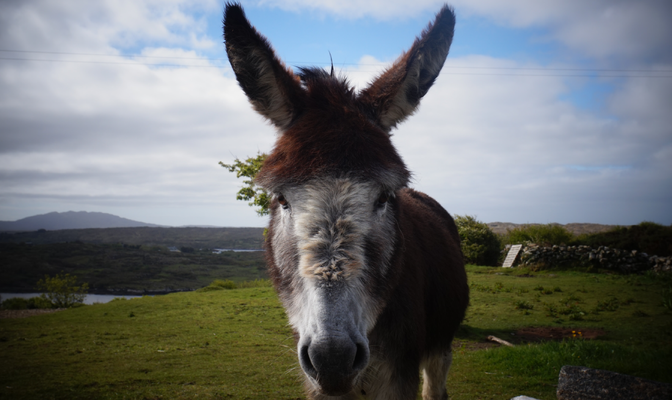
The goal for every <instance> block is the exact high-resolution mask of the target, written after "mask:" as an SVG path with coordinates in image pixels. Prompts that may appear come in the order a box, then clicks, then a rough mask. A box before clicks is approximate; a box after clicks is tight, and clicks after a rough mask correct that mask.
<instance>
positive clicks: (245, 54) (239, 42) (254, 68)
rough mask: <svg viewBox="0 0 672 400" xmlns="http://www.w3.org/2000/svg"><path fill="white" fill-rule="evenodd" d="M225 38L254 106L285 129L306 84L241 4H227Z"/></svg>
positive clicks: (301, 98)
mask: <svg viewBox="0 0 672 400" xmlns="http://www.w3.org/2000/svg"><path fill="white" fill-rule="evenodd" d="M224 42H225V44H226V53H227V54H228V56H229V62H230V63H231V67H232V68H233V72H235V73H236V79H238V83H239V84H240V87H241V88H243V91H244V92H245V94H246V95H247V97H248V99H250V103H252V106H253V107H254V109H255V110H257V112H258V113H259V114H261V115H263V116H264V117H266V118H268V119H269V120H270V121H271V122H272V123H273V125H275V126H277V127H278V128H279V129H280V130H281V131H282V130H284V129H286V128H287V127H288V126H289V125H290V124H291V122H292V121H293V120H294V118H295V117H296V116H297V115H298V114H299V113H300V111H301V109H302V104H303V99H304V91H303V88H302V87H301V83H300V80H299V78H298V77H297V76H296V75H294V74H293V73H292V71H291V70H290V69H289V68H287V67H285V65H284V64H283V63H282V61H280V60H279V59H278V58H277V57H276V56H275V53H274V52H273V49H272V48H271V45H270V44H269V43H268V40H266V38H265V37H263V36H262V35H260V34H259V32H257V30H256V29H254V28H253V27H252V25H251V24H250V22H249V21H248V20H247V18H246V17H245V12H244V11H243V8H242V7H241V6H240V4H231V3H227V4H226V10H225V11H224Z"/></svg>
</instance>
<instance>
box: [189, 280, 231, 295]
mask: <svg viewBox="0 0 672 400" xmlns="http://www.w3.org/2000/svg"><path fill="white" fill-rule="evenodd" d="M237 288H238V286H237V285H236V282H234V281H232V280H230V279H227V280H222V279H215V280H214V281H212V283H211V284H210V285H208V286H206V287H203V288H200V289H198V290H196V291H197V292H209V291H212V290H224V289H226V290H231V289H237Z"/></svg>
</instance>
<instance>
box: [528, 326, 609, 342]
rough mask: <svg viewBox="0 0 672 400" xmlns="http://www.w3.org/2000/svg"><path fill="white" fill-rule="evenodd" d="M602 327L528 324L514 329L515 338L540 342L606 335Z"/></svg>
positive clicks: (593, 337) (594, 337)
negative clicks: (516, 329)
mask: <svg viewBox="0 0 672 400" xmlns="http://www.w3.org/2000/svg"><path fill="white" fill-rule="evenodd" d="M606 334H607V332H606V331H605V330H604V329H595V328H589V329H582V328H560V327H550V326H530V327H527V328H522V329H519V330H518V331H516V338H517V339H518V340H521V341H526V342H542V341H548V340H562V339H577V338H581V339H589V340H590V339H596V338H598V337H600V336H604V335H606Z"/></svg>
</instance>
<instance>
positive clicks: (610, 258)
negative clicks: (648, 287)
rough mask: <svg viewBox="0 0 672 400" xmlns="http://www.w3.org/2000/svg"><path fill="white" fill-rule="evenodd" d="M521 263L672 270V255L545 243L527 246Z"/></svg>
mask: <svg viewBox="0 0 672 400" xmlns="http://www.w3.org/2000/svg"><path fill="white" fill-rule="evenodd" d="M519 264H522V265H530V266H532V265H539V264H543V265H545V266H546V267H548V268H554V267H560V268H561V267H568V266H585V267H596V268H601V269H608V270H612V271H618V272H622V273H627V274H631V273H638V272H643V271H648V270H653V271H655V272H672V257H658V256H649V255H648V254H646V253H643V252H638V251H637V250H632V251H630V250H619V249H612V248H609V247H606V246H600V247H598V248H593V247H590V246H553V247H542V246H537V245H535V244H528V245H525V246H523V251H522V252H521V255H520V261H519Z"/></svg>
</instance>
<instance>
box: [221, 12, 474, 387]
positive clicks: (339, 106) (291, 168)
mask: <svg viewBox="0 0 672 400" xmlns="http://www.w3.org/2000/svg"><path fill="white" fill-rule="evenodd" d="M454 24H455V17H454V14H453V13H452V11H451V10H450V9H449V8H448V7H447V6H445V7H443V8H442V10H441V11H440V12H439V14H437V18H436V21H435V22H434V23H433V24H430V25H429V26H428V28H427V29H426V30H425V31H423V33H422V35H421V36H420V37H419V38H418V39H416V41H415V42H414V44H413V46H412V48H411V49H410V50H409V51H408V52H406V53H404V54H403V55H402V56H401V57H400V58H399V59H398V60H397V61H396V62H395V63H394V64H393V65H392V67H390V68H389V69H388V70H387V71H385V72H384V73H383V74H382V75H381V76H380V77H379V78H377V79H376V80H375V81H374V82H373V83H371V84H370V85H369V87H368V88H367V89H365V90H363V91H362V92H361V93H355V92H354V90H353V89H352V88H351V87H350V86H349V85H348V83H347V81H346V80H345V79H340V78H337V77H334V76H333V73H332V74H328V73H327V72H325V71H322V70H319V69H302V70H301V71H300V73H299V74H296V75H295V74H294V73H293V72H292V71H291V70H289V69H287V68H286V67H285V66H284V64H282V62H281V61H280V60H279V59H278V58H277V57H276V56H275V54H274V53H273V50H272V49H271V47H270V45H269V44H268V41H267V40H266V39H265V38H264V37H263V36H261V35H260V34H259V33H258V32H257V31H256V30H255V29H254V28H253V27H252V26H251V25H250V24H249V21H247V19H246V18H245V15H244V13H243V11H242V8H241V7H240V6H239V5H235V4H227V8H226V13H225V26H224V33H225V35H224V36H225V42H226V49H227V53H228V54H229V59H230V61H231V65H232V67H233V70H234V72H235V73H236V77H237V78H238V81H239V83H240V86H241V87H242V88H243V90H244V91H245V93H246V94H247V95H248V97H249V99H250V102H251V103H252V105H253V106H254V107H255V109H256V110H257V111H258V112H259V113H260V114H262V115H264V116H265V117H266V118H268V119H269V120H270V121H271V122H272V123H273V124H274V125H275V126H276V127H277V128H278V129H279V131H280V135H279V137H278V139H277V141H276V144H275V147H274V148H273V151H272V152H271V153H270V154H269V156H268V157H267V159H266V161H265V163H264V166H263V168H262V170H261V171H260V172H259V174H258V176H257V177H256V183H257V184H259V185H260V186H262V187H264V188H265V189H266V190H267V191H268V192H269V193H270V194H271V195H272V196H273V200H272V201H271V204H270V211H271V221H270V225H269V232H268V236H267V238H268V239H267V242H266V250H267V251H266V254H267V260H268V268H269V275H270V277H271V279H272V281H273V283H274V285H275V287H276V289H277V291H278V294H279V296H280V298H281V299H282V301H283V303H284V304H285V307H286V308H287V309H288V314H289V316H290V320H291V318H292V315H291V311H290V310H295V309H296V307H300V306H301V304H298V305H297V298H301V297H300V295H301V293H304V292H305V291H306V290H307V289H306V288H307V287H308V286H307V285H317V286H315V287H319V289H311V290H315V291H316V292H314V293H318V292H317V291H320V290H322V291H324V292H319V293H327V291H331V292H329V293H331V294H332V295H334V296H335V297H334V298H341V297H342V296H344V295H343V293H346V292H347V289H346V290H345V291H339V290H341V289H328V288H329V287H331V286H330V285H332V284H333V285H336V286H337V287H340V288H343V287H346V288H347V287H348V285H352V287H356V285H357V284H360V283H362V282H363V283H365V286H364V290H365V291H366V296H367V297H366V298H365V300H366V299H373V300H371V304H369V305H367V307H369V308H367V309H366V312H368V313H370V315H374V314H375V317H376V319H375V324H373V326H372V327H371V328H370V329H369V330H368V331H367V332H365V334H366V336H367V338H366V340H363V339H361V340H360V338H358V337H357V334H356V332H355V333H352V332H350V331H347V330H344V329H345V328H341V327H340V325H339V324H335V325H334V326H336V328H335V329H334V330H335V332H334V337H335V338H336V339H333V340H334V341H333V342H332V341H330V340H331V339H330V336H326V339H325V336H315V337H312V339H315V340H316V341H317V342H319V343H320V346H322V347H324V349H327V350H328V351H332V350H330V349H332V348H333V352H334V353H333V354H332V353H329V352H327V353H325V352H324V351H325V350H324V349H323V348H322V347H320V348H318V349H317V350H316V347H318V345H314V347H310V346H313V344H311V343H310V340H308V341H307V344H306V343H304V347H301V346H302V344H301V335H300V333H299V332H298V331H297V330H296V328H295V337H296V339H297V343H298V344H299V347H300V349H299V353H300V354H299V359H300V360H301V363H302V364H301V365H302V368H303V369H304V371H306V375H307V376H308V375H310V376H311V377H310V378H308V377H307V378H306V388H307V392H308V395H309V397H310V398H311V399H323V398H332V397H329V396H327V394H329V395H334V393H337V394H339V397H338V398H340V399H342V400H344V399H354V398H358V397H359V394H367V395H373V396H377V397H376V398H379V399H380V398H385V399H393V398H396V399H414V398H415V394H416V392H417V388H418V384H419V379H420V378H419V376H418V371H419V368H420V367H421V366H423V368H425V373H424V376H425V377H426V378H425V379H427V380H428V381H429V380H432V382H427V381H426V382H425V386H424V387H423V396H424V398H425V399H427V400H429V399H436V398H447V394H446V391H445V378H444V379H443V382H441V379H442V377H445V374H446V373H447V371H448V368H449V366H450V360H451V354H450V346H451V342H452V340H453V336H454V334H455V331H456V330H457V328H458V326H459V324H460V322H461V321H462V319H463V318H464V314H465V310H466V307H467V303H468V299H469V289H468V286H467V280H466V273H465V270H464V262H463V256H462V252H461V250H460V241H459V235H458V232H457V228H456V226H455V223H454V221H453V219H452V217H451V216H450V215H449V214H448V213H447V212H446V211H445V210H444V209H443V207H441V205H439V204H438V203H437V202H436V201H435V200H433V199H432V198H430V197H429V196H427V195H425V194H423V193H420V192H416V191H414V190H412V189H409V188H407V185H408V182H409V179H410V172H409V171H408V170H407V168H406V166H405V164H404V162H403V160H402V159H401V157H400V156H399V154H398V153H397V151H396V149H395V148H394V146H393V145H392V142H391V140H390V135H389V132H390V130H391V129H392V128H394V127H395V126H396V125H397V124H398V123H399V122H401V121H402V120H404V119H405V118H406V117H408V116H409V115H411V114H412V113H413V112H414V111H415V110H416V108H417V106H418V104H419V101H420V99H421V98H422V97H423V96H424V95H425V94H426V93H427V90H429V88H430V87H431V85H432V84H433V82H434V80H435V79H436V77H437V75H438V74H439V72H440V70H441V67H442V66H443V62H444V60H445V58H446V56H447V54H448V49H449V47H450V44H451V41H452V37H453V27H454ZM299 79H300V81H299ZM339 180H340V181H339ZM324 182H327V183H329V182H349V183H350V184H353V185H355V184H363V185H364V186H361V187H362V188H365V189H362V191H360V192H358V193H359V194H356V195H355V194H353V196H355V197H353V202H354V203H353V204H355V203H356V204H364V207H365V208H366V207H370V209H369V208H366V209H363V208H358V209H357V210H358V211H359V213H351V214H350V217H349V218H355V216H356V218H360V217H361V216H362V215H364V216H366V215H370V216H371V217H370V218H371V221H373V222H361V224H362V225H361V226H360V225H357V223H358V222H357V220H356V218H355V219H351V220H348V221H349V222H345V221H346V218H345V216H344V215H345V214H343V215H340V214H339V213H347V210H345V211H343V210H332V209H331V208H328V207H331V206H332V205H329V204H331V203H329V204H327V201H325V202H324V203H320V204H323V205H324V204H326V205H324V207H327V208H324V209H323V210H322V212H324V214H325V215H316V216H314V219H309V220H308V222H302V223H303V225H300V229H299V228H297V225H296V224H298V223H299V222H296V221H293V220H292V221H293V222H292V223H287V222H286V221H287V219H288V218H293V214H292V212H291V210H289V207H290V206H289V205H287V204H286V203H287V200H286V199H285V200H283V204H285V205H284V206H281V205H280V204H279V202H278V200H277V198H278V196H280V195H281V194H282V193H284V194H290V193H295V192H297V188H301V187H310V188H315V187H320V185H318V184H317V183H324ZM327 183H324V185H326V184H327ZM337 184H338V183H334V185H337ZM302 185H303V186H302ZM324 185H322V186H324ZM358 187H359V186H358ZM376 188H379V193H380V198H381V200H380V201H379V203H375V202H373V201H372V202H371V204H370V206H369V205H366V204H368V203H362V201H363V200H362V199H368V197H367V196H369V197H370V196H372V195H374V197H375V196H378V194H376V192H375V190H377V189H376ZM311 190H315V189H311ZM299 192H300V191H299ZM297 193H298V192H297ZM301 193H315V192H310V191H304V192H301ZM320 193H322V194H324V193H331V192H328V191H325V192H320ZM334 193H335V194H334V196H345V194H343V193H345V192H344V191H343V190H341V191H340V192H339V191H338V190H336V189H334ZM356 196H359V197H356ZM312 198H315V199H317V198H320V197H312ZM344 198H346V197H344ZM346 199H347V198H346ZM304 200H305V199H304ZM348 201H349V200H348ZM366 201H368V200H366ZM357 202H359V203H357ZM345 204H346V201H345V200H343V201H342V202H341V203H338V202H335V203H333V207H349V206H346V205H345ZM299 205H300V204H299ZM332 214H333V215H332ZM301 215H304V216H306V215H307V216H309V217H311V218H313V216H312V214H310V213H307V212H306V213H304V214H301ZM367 218H368V217H367ZM376 218H377V219H376ZM380 221H383V222H380ZM368 223H372V224H378V225H367V224H368ZM313 226H314V227H313ZM367 226H382V227H384V229H383V230H382V231H380V232H371V229H369V230H368V231H367V230H366V229H368V228H366V227H367ZM365 228H366V229H365ZM296 229H299V231H301V232H303V233H302V235H303V236H300V237H299V236H297V233H296V232H295V230H296ZM313 229H315V231H313ZM329 230H330V232H331V233H329V234H326V233H324V232H326V231H329ZM360 231H361V232H368V233H367V235H368V236H366V237H364V236H358V234H357V232H360ZM306 232H307V233H306ZM320 232H322V233H320ZM320 235H322V236H320ZM306 237H308V239H306ZM300 241H303V244H299V242H300ZM325 249H327V250H325ZM300 252H302V255H300V254H299V253H300ZM361 260H364V262H362V261H361ZM299 265H303V267H302V268H299ZM311 279H313V280H311ZM355 281H356V282H355ZM315 282H321V283H315ZM353 282H354V283H353ZM339 285H340V286H339ZM357 287H358V286H357ZM311 288H313V286H311ZM353 290H354V289H353ZM302 291H303V292H302ZM311 293H313V292H311ZM319 293H318V294H316V295H315V296H319V295H320V294H319ZM338 296H341V297H338ZM360 299H361V298H360ZM346 300H347V299H346ZM320 304H323V305H324V304H326V303H320ZM324 307H331V305H324ZM362 307H364V306H362ZM355 308H356V307H355ZM335 310H336V311H337V312H339V313H341V314H338V315H339V317H340V316H342V315H349V314H347V312H345V313H344V312H343V311H342V309H339V308H335ZM346 311H347V310H346ZM297 315H298V314H297ZM367 315H369V314H367ZM297 318H298V317H297ZM344 323H345V324H346V325H347V323H348V321H345V322H344ZM299 325H300V324H299ZM326 326H329V327H331V325H329V323H326ZM327 332H331V331H327ZM353 332H354V331H353ZM316 335H317V334H316ZM348 335H350V336H348ZM348 337H350V339H348ZM352 338H354V339H352ZM308 339H311V337H310V336H309V337H308ZM351 340H354V342H353V343H350V341H351ZM367 340H368V342H367ZM320 341H321V342H320ZM340 343H344V345H343V346H341V347H338V346H340ZM363 343H368V348H367V349H362V348H361V346H363ZM355 346H356V348H355ZM309 350H310V351H313V350H314V351H315V353H311V354H313V355H311V354H308V353H307V352H308V351H309ZM318 350H319V352H318ZM368 351H370V359H369V353H368ZM304 352H305V354H304ZM348 352H349V353H348ZM342 353H347V354H349V356H348V357H351V356H352V357H354V360H355V362H354V364H355V367H356V368H355V367H353V369H352V371H351V372H347V373H346V372H344V373H341V372H340V367H334V365H340V364H333V363H332V362H331V356H332V355H334V356H335V357H336V358H338V357H341V360H340V361H338V362H341V361H342V360H343V359H345V358H344V357H345V356H342V355H341V354H342ZM315 360H317V361H318V362H319V364H320V368H324V369H323V370H324V371H329V374H331V375H334V377H325V376H324V374H323V375H322V376H320V374H319V373H317V372H316V370H317V368H318V367H316V366H315V365H318V364H315V365H313V363H312V362H315ZM347 360H350V361H347ZM347 360H346V361H347V362H346V364H347V363H350V364H352V361H351V360H352V358H348V359H347ZM367 363H368V364H367ZM322 365H325V366H322ZM428 369H429V373H428ZM352 385H354V386H352ZM325 393H326V394H325ZM334 398H335V397H334Z"/></svg>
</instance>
